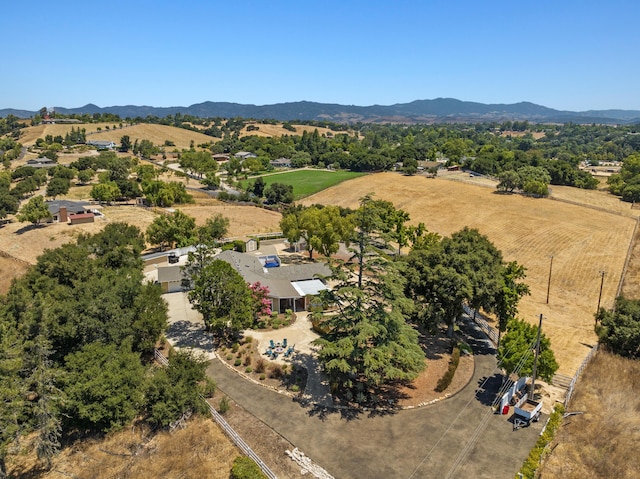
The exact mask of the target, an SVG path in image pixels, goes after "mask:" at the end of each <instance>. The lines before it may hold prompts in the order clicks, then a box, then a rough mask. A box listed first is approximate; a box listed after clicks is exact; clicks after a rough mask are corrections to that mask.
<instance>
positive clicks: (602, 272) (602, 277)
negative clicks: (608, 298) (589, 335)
mask: <svg viewBox="0 0 640 479" xmlns="http://www.w3.org/2000/svg"><path fill="white" fill-rule="evenodd" d="M605 274H606V272H605V271H600V294H599V295H598V309H596V323H597V322H598V312H599V311H600V300H601V299H602V287H603V286H604V275H605Z"/></svg>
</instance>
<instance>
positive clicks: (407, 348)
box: [317, 197, 425, 403]
mask: <svg viewBox="0 0 640 479" xmlns="http://www.w3.org/2000/svg"><path fill="white" fill-rule="evenodd" d="M361 205H362V206H361V208H360V209H359V211H358V212H356V214H355V221H356V223H357V225H358V230H359V231H358V244H357V246H356V247H355V248H354V250H353V251H354V254H355V257H356V258H357V262H356V263H352V262H349V263H345V264H342V265H341V266H339V267H338V268H337V269H336V270H335V272H334V275H333V279H335V280H336V281H337V282H338V284H337V285H336V286H335V287H334V288H333V289H332V290H330V291H325V292H323V294H322V298H323V300H324V301H325V303H329V304H332V305H334V306H335V308H337V312H335V313H333V312H332V313H329V314H326V315H324V316H323V318H322V319H321V327H322V329H324V330H326V331H328V332H327V333H326V334H324V335H323V336H322V337H321V338H320V339H318V340H317V344H318V345H319V346H320V351H319V354H318V357H319V359H320V361H321V363H322V364H323V365H324V369H325V371H326V372H327V375H328V376H329V380H330V383H331V386H332V389H333V391H334V392H338V391H340V392H341V393H343V394H344V395H345V397H346V399H347V400H355V401H356V402H358V403H363V402H366V401H368V400H371V399H373V397H374V396H375V395H376V394H377V393H379V392H380V391H381V390H382V389H383V388H384V387H386V386H390V385H394V384H398V383H404V382H408V381H411V380H413V379H415V378H416V377H417V375H418V374H419V373H420V371H421V370H422V369H424V359H425V355H424V352H423V351H422V348H421V347H420V345H419V343H418V333H417V331H416V330H415V329H414V328H413V327H412V326H410V325H409V324H407V322H406V320H405V318H406V317H407V316H408V315H409V314H410V312H411V310H412V302H411V301H410V300H408V299H407V298H406V297H405V295H404V293H403V291H404V278H403V276H402V275H401V274H400V272H399V271H398V269H397V268H398V266H399V265H398V264H396V263H392V262H390V261H388V260H386V259H384V258H383V257H382V256H381V255H380V254H376V253H374V249H373V247H372V236H373V235H374V233H375V225H376V224H377V222H376V221H377V220H376V216H375V214H374V212H373V211H372V209H371V205H370V197H365V198H363V199H362V201H361ZM353 268H355V271H354V270H353Z"/></svg>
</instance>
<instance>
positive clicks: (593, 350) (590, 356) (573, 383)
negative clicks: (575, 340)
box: [564, 343, 599, 409]
mask: <svg viewBox="0 0 640 479" xmlns="http://www.w3.org/2000/svg"><path fill="white" fill-rule="evenodd" d="M598 346H599V344H598V343H596V345H595V346H594V347H593V348H591V351H589V354H587V357H586V358H584V361H582V364H580V367H579V368H578V370H577V371H576V373H575V374H574V375H573V378H572V379H571V382H570V383H569V388H568V389H567V394H566V395H565V397H564V407H565V409H566V408H567V407H568V406H569V402H570V401H571V396H573V390H574V389H575V387H576V382H578V379H579V378H580V375H581V374H582V371H584V368H586V367H587V364H589V361H591V360H592V359H593V357H594V356H595V355H596V353H597V352H598Z"/></svg>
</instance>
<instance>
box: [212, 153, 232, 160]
mask: <svg viewBox="0 0 640 479" xmlns="http://www.w3.org/2000/svg"><path fill="white" fill-rule="evenodd" d="M211 157H212V158H213V159H214V160H216V161H229V155H227V154H226V153H216V154H215V155H212V156H211Z"/></svg>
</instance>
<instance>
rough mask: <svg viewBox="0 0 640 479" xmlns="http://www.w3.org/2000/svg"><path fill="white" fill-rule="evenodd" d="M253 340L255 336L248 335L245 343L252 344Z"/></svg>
mask: <svg viewBox="0 0 640 479" xmlns="http://www.w3.org/2000/svg"><path fill="white" fill-rule="evenodd" d="M252 341H253V336H247V337H245V338H244V344H251V342H252Z"/></svg>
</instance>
